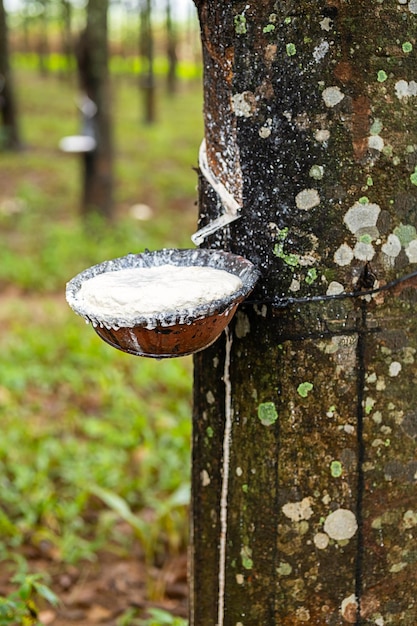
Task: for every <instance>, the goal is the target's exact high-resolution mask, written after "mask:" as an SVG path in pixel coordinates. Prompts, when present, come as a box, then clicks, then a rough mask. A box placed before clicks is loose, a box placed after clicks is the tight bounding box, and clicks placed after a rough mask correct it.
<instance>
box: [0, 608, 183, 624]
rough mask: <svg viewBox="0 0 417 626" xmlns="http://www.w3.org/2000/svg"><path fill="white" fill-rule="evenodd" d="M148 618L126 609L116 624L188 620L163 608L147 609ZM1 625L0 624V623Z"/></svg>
mask: <svg viewBox="0 0 417 626" xmlns="http://www.w3.org/2000/svg"><path fill="white" fill-rule="evenodd" d="M148 613H149V617H148V618H145V619H143V618H139V617H138V612H137V610H136V609H134V608H132V609H128V610H127V611H126V612H125V613H124V614H123V615H122V616H121V617H120V618H119V620H118V621H117V626H187V624H188V621H187V620H185V619H182V618H181V617H175V616H174V615H171V613H168V612H167V611H164V610H163V609H157V608H153V609H149V610H148ZM0 626H1V625H0Z"/></svg>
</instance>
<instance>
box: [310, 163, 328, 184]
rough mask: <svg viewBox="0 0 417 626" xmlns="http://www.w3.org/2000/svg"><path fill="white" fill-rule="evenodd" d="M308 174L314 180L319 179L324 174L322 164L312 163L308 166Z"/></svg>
mask: <svg viewBox="0 0 417 626" xmlns="http://www.w3.org/2000/svg"><path fill="white" fill-rule="evenodd" d="M309 176H311V178H314V179H315V180H321V179H322V178H323V176H324V167H323V165H312V166H311V167H310V171H309Z"/></svg>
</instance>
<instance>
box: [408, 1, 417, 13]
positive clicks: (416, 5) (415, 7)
mask: <svg viewBox="0 0 417 626" xmlns="http://www.w3.org/2000/svg"><path fill="white" fill-rule="evenodd" d="M408 10H409V11H410V13H413V14H414V15H417V0H410V2H409V3H408Z"/></svg>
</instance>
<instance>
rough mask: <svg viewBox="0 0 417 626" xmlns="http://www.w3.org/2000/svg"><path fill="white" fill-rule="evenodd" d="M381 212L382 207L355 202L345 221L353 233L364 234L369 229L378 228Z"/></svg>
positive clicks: (370, 203)
mask: <svg viewBox="0 0 417 626" xmlns="http://www.w3.org/2000/svg"><path fill="white" fill-rule="evenodd" d="M380 212H381V207H380V206H379V205H378V204H374V203H372V202H368V203H367V204H362V203H361V202H355V204H353V206H351V207H350V209H349V210H348V212H347V213H346V215H345V217H344V218H343V221H344V222H345V224H346V226H347V227H348V228H349V230H350V232H351V233H353V234H356V233H357V232H358V231H361V233H363V232H364V230H365V229H366V228H367V227H375V226H376V223H377V221H378V217H379V214H380Z"/></svg>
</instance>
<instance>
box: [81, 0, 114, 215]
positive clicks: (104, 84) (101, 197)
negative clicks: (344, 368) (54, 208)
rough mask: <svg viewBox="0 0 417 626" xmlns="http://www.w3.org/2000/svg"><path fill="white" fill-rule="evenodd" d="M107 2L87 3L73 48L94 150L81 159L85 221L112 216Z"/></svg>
mask: <svg viewBox="0 0 417 626" xmlns="http://www.w3.org/2000/svg"><path fill="white" fill-rule="evenodd" d="M107 9H108V2H107V0H89V2H88V5H87V27H86V30H85V31H84V32H83V33H82V35H81V37H80V40H79V42H78V45H77V50H76V56H77V63H78V71H79V79H80V87H81V90H82V91H83V93H84V94H85V95H86V96H88V98H90V100H92V101H93V103H94V104H95V105H96V107H97V112H96V113H95V115H94V117H93V120H92V121H93V125H94V135H95V138H96V141H97V147H96V149H95V150H94V151H93V152H90V153H87V154H86V155H85V156H84V157H83V160H84V167H83V171H84V185H83V199H82V206H81V211H82V215H83V216H84V217H85V216H87V215H89V214H92V213H97V214H99V215H101V216H103V217H104V218H106V219H110V218H111V217H112V215H113V209H114V205H113V137H112V120H111V106H110V104H111V103H110V94H109V69H108V37H107Z"/></svg>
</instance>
